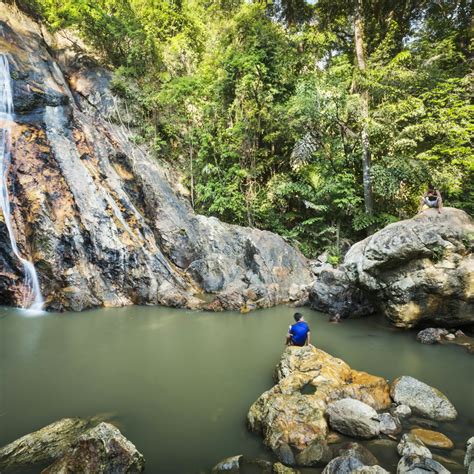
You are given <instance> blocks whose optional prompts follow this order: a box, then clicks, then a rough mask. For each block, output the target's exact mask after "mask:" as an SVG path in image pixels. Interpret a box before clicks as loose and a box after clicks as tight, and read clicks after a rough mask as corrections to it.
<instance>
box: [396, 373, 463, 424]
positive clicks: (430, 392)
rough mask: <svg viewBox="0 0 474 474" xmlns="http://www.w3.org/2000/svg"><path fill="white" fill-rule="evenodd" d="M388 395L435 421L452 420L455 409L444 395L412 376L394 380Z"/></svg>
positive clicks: (455, 414) (455, 415) (455, 413)
mask: <svg viewBox="0 0 474 474" xmlns="http://www.w3.org/2000/svg"><path fill="white" fill-rule="evenodd" d="M390 395H391V396H392V398H393V399H394V401H395V402H396V403H403V404H405V405H408V406H409V407H410V408H411V409H412V411H414V412H416V413H419V414H421V415H423V416H426V417H427V418H431V419H433V420H437V421H449V420H454V419H456V417H457V415H458V414H457V411H456V409H455V408H454V406H453V404H452V403H451V402H450V401H449V400H448V398H447V397H446V395H444V394H443V393H441V392H440V391H439V390H437V389H436V388H434V387H431V386H429V385H427V384H425V383H423V382H421V381H419V380H417V379H415V378H414V377H409V376H405V375H404V376H403V377H399V378H398V379H396V380H394V381H393V383H392V385H391V387H390Z"/></svg>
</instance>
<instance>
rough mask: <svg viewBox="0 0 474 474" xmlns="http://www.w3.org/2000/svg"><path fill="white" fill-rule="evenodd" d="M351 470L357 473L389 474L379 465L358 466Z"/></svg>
mask: <svg viewBox="0 0 474 474" xmlns="http://www.w3.org/2000/svg"><path fill="white" fill-rule="evenodd" d="M352 472H353V473H357V474H390V473H389V472H388V471H386V470H385V469H384V468H383V467H380V466H363V467H358V468H357V469H355V470H354V471H352Z"/></svg>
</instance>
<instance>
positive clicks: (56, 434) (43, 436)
mask: <svg viewBox="0 0 474 474" xmlns="http://www.w3.org/2000/svg"><path fill="white" fill-rule="evenodd" d="M90 427H91V421H90V420H86V419H81V418H63V419H62V420H59V421H56V422H54V423H51V424H50V425H48V426H45V427H44V428H41V429H40V430H38V431H35V432H33V433H30V434H27V435H25V436H22V437H21V438H19V439H17V440H16V441H13V442H12V443H10V444H7V445H6V446H4V447H3V448H1V449H0V469H6V468H9V467H12V466H16V467H21V466H27V465H31V464H38V463H42V462H47V461H53V460H55V459H58V458H59V457H61V456H62V455H63V454H64V452H65V451H67V449H68V448H69V446H70V445H71V443H72V442H73V441H74V440H75V439H77V437H78V436H80V435H81V434H82V433H84V432H85V431H86V430H87V429H88V428H90Z"/></svg>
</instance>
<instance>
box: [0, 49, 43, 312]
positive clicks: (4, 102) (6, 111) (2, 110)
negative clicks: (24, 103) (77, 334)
mask: <svg viewBox="0 0 474 474" xmlns="http://www.w3.org/2000/svg"><path fill="white" fill-rule="evenodd" d="M13 120H14V117H13V94H12V82H11V76H10V65H9V63H8V58H7V56H6V55H5V54H0V171H1V172H0V209H1V210H2V212H3V218H4V220H5V225H6V227H7V230H8V236H9V237H10V245H11V247H12V250H13V253H14V254H15V256H16V257H17V258H18V259H19V260H20V261H21V263H22V264H23V268H24V271H25V286H26V288H27V291H26V292H25V297H24V301H23V305H22V306H23V307H24V308H28V309H31V310H34V311H41V309H42V308H43V304H44V301H43V297H42V296H41V289H40V286H39V281H38V275H37V273H36V269H35V266H34V265H33V264H32V263H31V262H29V261H28V260H26V259H24V258H23V257H22V256H21V255H20V251H19V250H18V245H17V242H16V238H15V233H14V232H13V227H12V220H11V212H10V198H9V196H8V169H9V167H10V160H11V126H12V123H13Z"/></svg>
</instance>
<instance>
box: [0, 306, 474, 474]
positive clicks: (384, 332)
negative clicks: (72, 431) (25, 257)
mask: <svg viewBox="0 0 474 474" xmlns="http://www.w3.org/2000/svg"><path fill="white" fill-rule="evenodd" d="M293 312H294V310H293V309H291V308H287V307H283V306H280V307H277V308H272V309H268V310H260V311H256V312H253V313H249V314H245V315H241V314H239V313H231V312H229V313H205V312H190V311H185V310H175V309H169V308H161V307H128V308H120V309H101V310H95V311H86V312H83V313H80V314H72V313H67V314H48V315H46V316H40V317H27V316H24V315H22V313H21V312H20V311H18V310H14V309H9V308H0V383H1V385H0V445H3V444H6V443H8V442H10V441H13V440H14V439H16V438H18V437H20V436H22V435H24V434H26V433H29V432H31V431H34V430H36V429H38V428H40V427H42V426H44V425H46V424H48V423H51V422H53V421H55V420H57V419H59V418H61V417H69V416H91V415H97V414H104V413H105V414H109V416H110V417H111V418H112V420H113V421H114V422H115V423H116V424H117V425H118V426H119V428H120V429H121V430H122V432H123V433H124V435H125V436H126V437H127V438H129V439H130V440H131V441H132V442H133V443H134V444H135V445H136V446H137V448H138V449H139V450H140V451H141V452H142V453H143V454H144V456H145V458H146V466H147V469H146V470H147V472H150V473H158V472H159V473H180V474H182V473H200V472H206V471H209V470H210V468H211V467H212V466H213V465H214V464H215V463H217V462H218V461H219V460H221V459H222V458H224V457H227V456H231V455H234V454H240V453H244V454H247V455H249V456H250V457H252V456H253V457H256V456H259V457H267V458H268V457H270V453H269V452H268V451H267V450H266V449H265V448H264V446H263V444H262V442H261V439H260V438H259V437H258V436H255V435H252V434H251V433H249V432H248V431H247V429H246V427H245V417H246V414H247V411H248V408H249V406H250V405H251V404H252V403H253V402H254V401H255V400H256V399H257V397H258V396H259V395H260V394H261V393H262V392H263V391H265V390H267V389H268V388H270V387H271V386H272V385H273V382H272V372H273V369H274V367H275V365H276V363H277V362H278V359H279V357H280V355H281V352H282V350H283V349H284V346H283V343H284V340H285V333H286V331H287V329H288V325H289V324H290V323H291V316H292V314H293ZM302 312H303V313H304V314H305V316H306V319H307V321H308V322H309V324H310V326H311V329H312V342H313V343H314V345H316V346H317V347H320V348H322V349H323V350H325V351H327V352H329V353H331V354H333V355H335V356H338V357H341V358H342V359H344V360H345V361H346V362H347V363H349V364H350V365H351V366H352V367H353V368H355V369H360V370H365V371H367V372H370V373H373V374H376V375H381V376H384V377H386V378H387V379H393V378H395V377H397V376H400V375H412V376H414V377H416V378H419V379H420V380H423V381H424V382H426V383H429V384H430V385H433V386H435V387H437V388H439V389H440V390H441V391H443V392H444V393H445V394H446V395H447V396H448V397H449V398H450V400H451V401H452V402H453V403H454V405H455V406H456V408H457V409H458V411H459V413H460V421H459V422H458V423H456V424H455V425H449V426H446V427H442V428H443V430H444V432H445V433H446V434H449V435H450V437H451V438H452V439H453V441H454V442H455V443H456V447H457V448H462V447H463V445H464V443H465V441H466V440H467V438H468V437H470V436H473V435H474V406H473V400H474V382H473V374H474V357H473V356H472V355H469V354H468V353H467V352H465V351H464V350H463V349H461V348H459V347H454V346H424V345H422V344H419V343H417V342H416V340H415V334H416V333H414V332H403V331H399V330H395V329H392V328H390V327H389V326H388V325H387V324H386V323H385V322H384V321H383V320H381V319H379V318H375V317H374V318H368V319H359V320H349V321H344V322H343V323H341V324H331V323H329V322H328V321H327V317H326V316H325V315H322V314H320V313H317V312H314V311H310V310H308V309H303V311H302ZM443 430H442V431H443Z"/></svg>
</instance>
